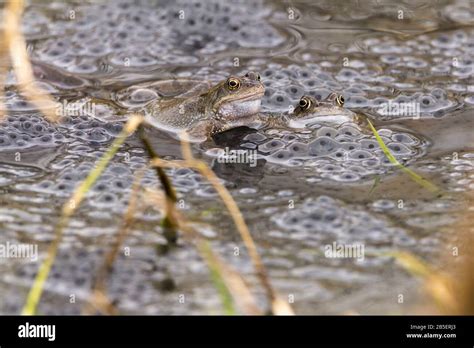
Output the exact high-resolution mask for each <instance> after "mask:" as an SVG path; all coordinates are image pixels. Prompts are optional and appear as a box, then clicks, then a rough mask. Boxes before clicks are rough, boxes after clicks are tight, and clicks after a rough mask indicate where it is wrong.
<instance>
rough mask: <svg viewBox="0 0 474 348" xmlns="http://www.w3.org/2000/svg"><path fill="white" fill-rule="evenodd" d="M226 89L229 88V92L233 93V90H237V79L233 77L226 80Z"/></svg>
mask: <svg viewBox="0 0 474 348" xmlns="http://www.w3.org/2000/svg"><path fill="white" fill-rule="evenodd" d="M227 88H229V90H231V91H235V90H237V89H239V88H240V81H239V79H236V78H234V77H230V78H229V79H228V80H227Z"/></svg>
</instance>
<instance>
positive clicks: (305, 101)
mask: <svg viewBox="0 0 474 348" xmlns="http://www.w3.org/2000/svg"><path fill="white" fill-rule="evenodd" d="M298 105H299V107H300V108H301V110H308V109H309V107H310V106H311V99H309V98H308V97H302V98H301V99H300V102H299V103H298Z"/></svg>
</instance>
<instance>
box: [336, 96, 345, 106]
mask: <svg viewBox="0 0 474 348" xmlns="http://www.w3.org/2000/svg"><path fill="white" fill-rule="evenodd" d="M336 103H337V105H339V106H340V107H343V106H344V97H343V96H342V95H338V96H337V98H336Z"/></svg>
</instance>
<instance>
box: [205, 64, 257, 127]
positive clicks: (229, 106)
mask: <svg viewBox="0 0 474 348" xmlns="http://www.w3.org/2000/svg"><path fill="white" fill-rule="evenodd" d="M264 93H265V87H264V86H263V84H262V83H261V82H260V75H259V74H258V73H255V72H253V71H250V72H248V73H247V74H245V76H242V77H237V76H230V77H229V78H228V79H227V80H225V81H222V82H220V83H219V84H218V85H216V86H215V87H214V88H212V89H211V90H210V91H209V93H208V97H209V103H210V105H209V106H210V107H212V111H213V113H214V115H216V117H217V118H219V119H221V120H227V119H236V118H241V117H246V116H251V115H254V114H256V113H258V112H259V111H260V103H261V100H262V98H263V95H264Z"/></svg>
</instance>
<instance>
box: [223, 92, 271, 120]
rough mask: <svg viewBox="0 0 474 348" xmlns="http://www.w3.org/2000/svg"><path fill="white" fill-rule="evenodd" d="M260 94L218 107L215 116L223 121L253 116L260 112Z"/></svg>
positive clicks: (261, 95)
mask: <svg viewBox="0 0 474 348" xmlns="http://www.w3.org/2000/svg"><path fill="white" fill-rule="evenodd" d="M262 97H263V93H262V94H253V95H249V96H245V97H242V98H239V99H234V100H232V101H227V102H225V103H222V104H221V105H219V107H218V109H217V114H218V115H219V116H220V117H221V118H223V119H236V118H240V117H246V116H250V115H255V114H257V113H258V112H259V111H260V105H261V102H262Z"/></svg>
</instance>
